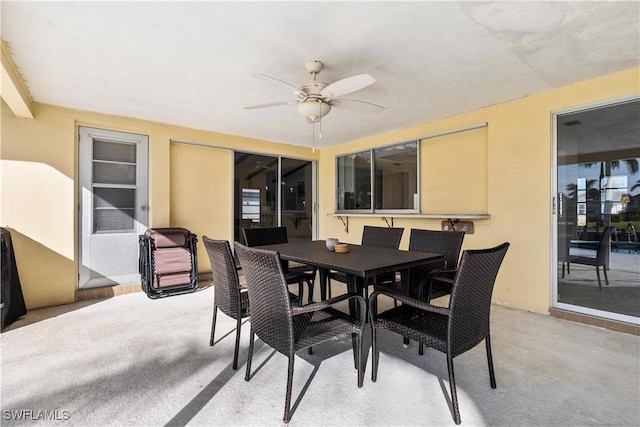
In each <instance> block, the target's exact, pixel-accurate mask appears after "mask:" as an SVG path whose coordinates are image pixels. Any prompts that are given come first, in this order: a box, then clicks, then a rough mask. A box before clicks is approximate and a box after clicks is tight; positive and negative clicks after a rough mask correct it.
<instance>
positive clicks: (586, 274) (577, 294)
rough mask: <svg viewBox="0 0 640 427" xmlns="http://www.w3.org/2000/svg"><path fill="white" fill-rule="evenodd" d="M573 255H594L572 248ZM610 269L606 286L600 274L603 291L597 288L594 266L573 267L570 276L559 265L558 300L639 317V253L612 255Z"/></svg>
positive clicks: (589, 251)
mask: <svg viewBox="0 0 640 427" xmlns="http://www.w3.org/2000/svg"><path fill="white" fill-rule="evenodd" d="M571 253H572V255H582V256H591V257H594V256H595V251H593V250H589V249H577V248H572V249H571ZM609 261H610V262H609V264H610V269H609V270H608V271H607V276H608V278H609V285H608V286H607V285H606V284H605V280H604V273H603V272H602V269H601V271H600V279H601V282H602V289H601V290H600V289H599V288H598V279H597V275H596V269H595V267H592V266H588V265H581V264H571V265H570V267H571V273H568V271H567V270H566V269H565V276H564V278H563V277H562V266H561V265H559V266H558V290H559V298H558V299H559V301H560V302H563V303H567V304H573V305H578V306H583V307H589V308H595V309H598V310H603V311H609V312H613V313H620V314H625V315H628V316H634V317H640V254H634V253H628V252H627V251H620V252H611V254H610V258H609Z"/></svg>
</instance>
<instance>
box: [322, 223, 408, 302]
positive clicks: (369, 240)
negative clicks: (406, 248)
mask: <svg viewBox="0 0 640 427" xmlns="http://www.w3.org/2000/svg"><path fill="white" fill-rule="evenodd" d="M403 232H404V228H391V227H374V226H371V225H365V226H364V229H363V230H362V243H361V244H362V246H377V247H380V248H392V249H398V247H399V246H400V241H401V240H402V233H403ZM331 280H335V281H337V282H340V283H345V284H346V283H347V275H346V274H344V273H342V272H339V271H331V272H329V274H328V282H327V283H326V286H327V295H328V296H329V298H331ZM394 280H395V273H384V274H380V275H377V276H375V277H373V278H371V279H369V281H368V282H367V283H365V287H364V295H365V298H367V299H368V298H369V290H368V288H369V286H371V285H374V284H376V283H389V282H393V281H394Z"/></svg>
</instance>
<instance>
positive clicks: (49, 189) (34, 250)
mask: <svg viewBox="0 0 640 427" xmlns="http://www.w3.org/2000/svg"><path fill="white" fill-rule="evenodd" d="M1 109H2V122H1V126H2V129H1V138H2V139H1V142H0V144H1V145H0V149H1V151H0V155H1V159H2V161H1V163H0V168H1V169H0V191H1V194H0V203H1V205H0V206H1V210H0V224H1V225H2V226H3V227H6V228H8V229H9V230H10V231H11V236H12V239H13V242H14V250H15V252H16V259H17V261H18V270H19V274H20V280H21V284H22V290H23V293H24V296H25V300H26V303H27V308H28V309H33V308H37V307H43V306H49V305H57V304H65V303H69V302H72V301H74V299H75V291H76V288H77V274H78V268H77V264H78V263H77V254H78V247H77V242H78V236H77V212H78V210H77V208H76V206H77V205H78V198H77V182H76V177H77V146H78V141H77V127H78V126H80V125H82V126H92V127H98V128H104V129H111V130H121V131H127V132H135V133H140V134H144V135H148V136H149V206H150V210H149V215H150V218H149V221H150V226H151V227H168V226H185V227H187V228H189V229H192V225H193V228H194V229H193V231H194V232H195V233H196V234H198V236H201V235H202V234H206V235H208V236H209V237H219V238H230V235H231V234H230V230H231V222H230V221H231V215H232V213H231V205H230V200H231V196H230V192H231V191H232V190H231V188H232V186H233V179H232V177H231V172H230V171H231V170H232V165H233V156H232V155H231V154H230V151H228V150H220V149H213V148H201V147H193V146H186V145H177V144H171V143H170V141H171V139H176V140H185V141H194V142H198V143H204V144H211V145H216V146H222V147H229V148H231V149H238V150H244V151H251V152H265V153H275V154H286V155H288V156H292V157H299V158H308V159H317V157H318V152H317V151H316V153H315V154H314V153H312V152H311V150H310V149H306V148H303V147H294V146H290V145H284V144H275V143H270V142H265V141H260V140H255V139H250V138H242V137H238V136H231V135H224V134H219V133H215V132H206V131H199V130H194V129H187V128H181V127H177V126H170V125H166V124H161V123H154V122H149V121H144V120H137V119H131V118H126V117H118V116H110V115H105V114H96V113H91V112H87V111H77V110H70V109H66V108H59V107H54V106H50V105H44V104H38V103H36V104H34V112H35V119H22V118H17V117H15V116H14V115H13V113H12V112H11V111H10V109H9V108H8V107H7V105H6V104H5V103H4V102H2V108H1ZM212 165H213V167H212ZM214 183H215V186H214ZM198 192H200V194H201V195H202V196H203V197H202V199H201V200H198V201H196V202H195V203H194V200H195V196H196V194H197V193H198ZM209 217H210V218H211V220H210V221H209ZM201 244H202V243H201V242H200V245H201ZM199 250H200V251H199V252H198V254H199V255H200V257H199V258H200V259H201V260H202V261H201V262H202V264H201V263H199V269H200V270H201V271H205V270H206V269H207V268H209V266H208V264H209V262H208V259H207V256H206V252H205V251H204V248H203V247H202V246H199Z"/></svg>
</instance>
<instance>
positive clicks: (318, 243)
mask: <svg viewBox="0 0 640 427" xmlns="http://www.w3.org/2000/svg"><path fill="white" fill-rule="evenodd" d="M260 248H261V249H268V250H272V251H277V252H279V253H280V258H282V259H284V260H288V261H294V262H299V263H301V264H307V265H312V266H315V267H318V268H319V270H320V283H321V288H320V295H321V298H322V299H323V300H324V299H326V288H325V283H326V279H327V273H328V271H329V270H335V271H340V272H342V273H345V274H346V275H347V278H348V283H347V290H348V292H352V293H357V294H358V295H362V293H363V292H362V290H363V287H364V284H365V283H366V279H367V278H369V277H373V276H376V275H378V274H381V273H387V272H392V271H400V272H401V274H402V275H403V283H404V284H405V286H410V285H411V284H410V283H408V279H407V278H408V277H410V276H411V275H409V274H408V271H409V269H411V268H413V267H418V266H421V265H425V264H429V263H431V262H437V261H438V260H440V259H442V258H443V256H442V255H441V254H435V253H429V252H418V251H403V250H399V249H389V248H380V247H377V246H361V245H353V244H349V252H347V253H336V252H330V251H329V250H328V249H327V246H326V243H325V241H324V240H315V241H309V242H297V243H282V244H278V245H267V246H261V247H260Z"/></svg>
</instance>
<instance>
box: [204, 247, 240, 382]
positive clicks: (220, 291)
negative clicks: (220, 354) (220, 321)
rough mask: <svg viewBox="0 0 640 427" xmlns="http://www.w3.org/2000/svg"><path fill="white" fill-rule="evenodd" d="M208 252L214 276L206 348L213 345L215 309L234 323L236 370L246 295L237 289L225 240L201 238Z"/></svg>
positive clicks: (235, 270) (234, 364)
mask: <svg viewBox="0 0 640 427" xmlns="http://www.w3.org/2000/svg"><path fill="white" fill-rule="evenodd" d="M202 241H203V242H204V247H205V248H206V249H207V254H208V255H209V261H210V262H211V272H212V274H213V286H214V288H215V289H214V297H213V320H212V322H211V338H210V339H209V345H210V346H213V344H214V334H215V330H216V318H217V313H218V309H220V311H222V312H223V313H224V314H226V315H227V316H229V317H232V318H234V319H236V322H237V324H236V347H235V351H234V354H233V369H234V370H236V369H238V350H239V347H240V328H241V326H242V319H244V318H246V317H249V294H248V293H247V292H246V287H243V286H241V285H240V281H239V280H238V271H237V269H236V263H235V260H234V258H233V254H232V253H231V246H229V242H228V241H226V240H213V239H210V238H208V237H207V236H202Z"/></svg>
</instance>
